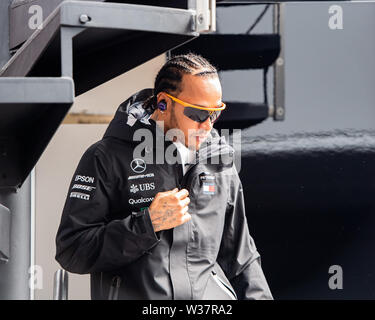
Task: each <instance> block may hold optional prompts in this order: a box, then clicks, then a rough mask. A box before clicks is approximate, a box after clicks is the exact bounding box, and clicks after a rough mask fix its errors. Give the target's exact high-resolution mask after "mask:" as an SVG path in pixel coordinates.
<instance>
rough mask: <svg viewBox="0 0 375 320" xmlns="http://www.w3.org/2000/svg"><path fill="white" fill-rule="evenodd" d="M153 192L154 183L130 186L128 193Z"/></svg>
mask: <svg viewBox="0 0 375 320" xmlns="http://www.w3.org/2000/svg"><path fill="white" fill-rule="evenodd" d="M149 190H155V182H150V183H140V184H138V185H136V184H132V185H131V186H130V192H132V193H137V192H138V191H149Z"/></svg>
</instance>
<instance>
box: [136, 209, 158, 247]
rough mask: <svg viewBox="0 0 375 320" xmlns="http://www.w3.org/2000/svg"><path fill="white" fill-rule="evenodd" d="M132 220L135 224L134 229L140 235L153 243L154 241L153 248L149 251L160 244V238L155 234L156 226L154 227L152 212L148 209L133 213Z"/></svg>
mask: <svg viewBox="0 0 375 320" xmlns="http://www.w3.org/2000/svg"><path fill="white" fill-rule="evenodd" d="M132 219H133V223H134V224H133V227H134V228H135V229H136V230H137V233H138V234H140V235H144V236H145V237H147V238H149V239H150V240H151V241H152V240H154V241H153V243H152V245H151V247H150V248H148V249H147V250H150V249H151V248H153V247H154V246H155V245H156V244H158V243H159V242H160V238H159V237H158V235H157V234H156V233H155V230H154V226H153V225H152V221H151V217H150V212H149V211H148V208H146V209H144V210H142V211H137V212H132ZM147 250H146V251H147Z"/></svg>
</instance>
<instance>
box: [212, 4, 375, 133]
mask: <svg viewBox="0 0 375 320" xmlns="http://www.w3.org/2000/svg"><path fill="white" fill-rule="evenodd" d="M334 4H339V5H340V6H341V7H342V9H343V29H342V30H331V29H330V28H329V27H328V18H329V16H330V15H329V13H328V9H329V7H330V6H331V5H334ZM263 7H264V6H263V5H260V6H238V7H232V8H226V9H219V10H218V14H217V16H218V18H217V19H218V23H217V25H218V30H220V32H225V33H231V32H233V33H241V32H245V31H246V30H247V28H248V27H249V26H250V25H251V23H252V22H253V21H254V20H255V18H256V16H257V15H258V14H259V13H260V11H261V10H262V8H263ZM271 19H272V15H271V10H269V11H268V12H267V14H266V15H265V16H264V18H263V20H262V21H261V22H260V23H259V25H258V26H257V27H256V28H255V29H254V30H253V33H269V32H272V29H271V28H272V22H271ZM284 21H285V48H284V49H285V86H286V89H285V106H286V120H285V121H282V122H274V121H273V120H272V119H268V120H266V121H265V122H263V123H261V124H259V125H257V126H255V127H252V128H250V129H248V131H249V132H251V134H252V135H263V134H273V133H290V132H296V131H307V132H316V131H324V130H332V129H334V128H337V129H345V128H357V129H358V128H362V129H371V128H375V90H374V84H375V59H374V56H375V37H374V36H373V32H374V30H375V3H371V2H368V3H356V2H352V3H337V2H336V3H334V2H325V3H286V4H285V20H284ZM269 80H270V82H269V87H268V89H269V94H270V95H269V97H271V93H272V75H271V72H270V73H269ZM222 84H223V95H224V101H225V100H227V101H230V100H233V99H238V100H240V101H246V100H250V101H254V102H257V101H262V89H261V88H262V77H261V71H259V72H258V71H256V72H247V71H233V72H224V73H223V74H222ZM245 132H246V131H245ZM245 132H244V134H246V133H245Z"/></svg>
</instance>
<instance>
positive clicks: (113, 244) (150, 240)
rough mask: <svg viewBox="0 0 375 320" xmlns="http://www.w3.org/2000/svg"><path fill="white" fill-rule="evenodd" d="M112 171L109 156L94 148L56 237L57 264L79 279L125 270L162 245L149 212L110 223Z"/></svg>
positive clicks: (70, 195)
mask: <svg viewBox="0 0 375 320" xmlns="http://www.w3.org/2000/svg"><path fill="white" fill-rule="evenodd" d="M111 171H112V167H111V164H110V163H109V161H108V160H107V158H106V155H105V152H104V151H103V150H101V149H100V148H99V147H98V146H97V145H95V144H94V145H93V146H91V147H90V148H89V149H87V151H86V152H85V153H84V155H83V156H82V158H81V160H80V162H79V164H78V167H77V169H76V171H75V174H74V176H73V178H72V181H71V184H70V187H69V192H68V196H67V198H66V202H65V206H64V209H63V213H62V217H61V222H60V226H59V228H58V231H57V235H56V256H55V258H56V260H57V261H58V262H59V263H60V265H61V266H62V267H63V268H64V269H65V270H67V271H69V272H73V273H79V274H85V273H92V272H101V271H111V270H114V269H117V268H120V267H123V266H125V265H127V264H129V263H131V262H133V261H135V260H136V259H138V258H139V257H141V256H142V255H144V254H145V253H148V250H150V249H151V248H153V247H154V246H156V245H157V244H158V243H159V241H160V240H159V238H158V236H157V235H156V233H155V232H154V228H153V225H152V222H151V219H150V215H149V212H148V210H147V209H146V210H143V211H141V212H133V213H125V214H124V217H125V218H123V219H117V220H111V219H108V214H109V212H110V208H111V203H110V194H111V193H112V190H113V189H114V188H113V187H112V185H113V184H114V181H113V178H114V176H113V174H112V172H111Z"/></svg>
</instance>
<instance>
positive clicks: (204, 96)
mask: <svg viewBox="0 0 375 320" xmlns="http://www.w3.org/2000/svg"><path fill="white" fill-rule="evenodd" d="M177 98H178V99H180V100H182V101H185V102H188V103H191V104H193V105H197V106H201V107H216V106H219V105H220V104H221V103H222V101H221V98H222V90H221V84H220V80H219V78H218V77H198V76H194V75H184V76H183V79H182V91H181V92H180V93H179V94H178V95H177ZM166 100H167V101H168V108H169V110H168V111H169V112H170V117H169V125H168V127H169V128H170V129H173V128H176V129H179V130H181V131H182V133H183V134H184V138H185V141H181V142H184V143H185V146H187V147H188V148H190V149H193V150H198V149H199V147H200V146H201V144H202V142H203V141H204V140H205V139H206V138H207V136H208V135H209V133H210V131H211V130H212V123H211V120H210V118H208V119H207V120H206V121H204V122H201V123H199V122H196V121H194V120H191V119H190V118H188V117H187V116H185V115H184V106H182V105H181V104H179V103H177V102H174V103H172V102H173V101H172V100H171V98H169V97H167V96H166Z"/></svg>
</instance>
